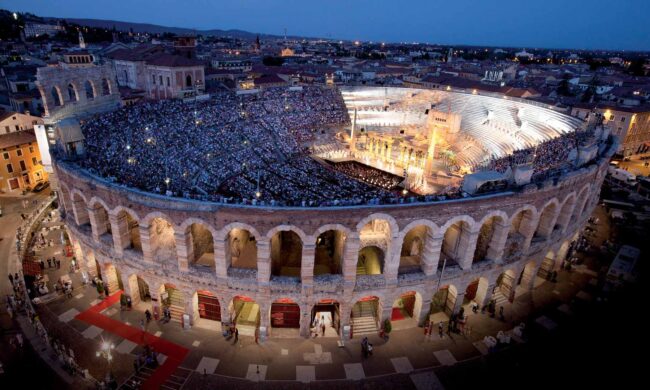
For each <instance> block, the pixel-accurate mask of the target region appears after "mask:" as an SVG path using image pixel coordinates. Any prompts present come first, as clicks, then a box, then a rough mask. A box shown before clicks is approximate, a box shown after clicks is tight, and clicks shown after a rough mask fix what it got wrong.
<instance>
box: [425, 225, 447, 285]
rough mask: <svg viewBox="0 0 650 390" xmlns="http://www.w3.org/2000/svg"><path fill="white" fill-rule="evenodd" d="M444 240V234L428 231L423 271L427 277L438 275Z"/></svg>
mask: <svg viewBox="0 0 650 390" xmlns="http://www.w3.org/2000/svg"><path fill="white" fill-rule="evenodd" d="M442 240H443V235H442V234H440V233H438V234H434V233H433V232H431V229H427V233H426V235H425V240H424V249H423V251H422V271H423V272H424V274H425V275H427V276H431V275H435V274H436V273H438V263H439V262H440V251H441V250H442Z"/></svg>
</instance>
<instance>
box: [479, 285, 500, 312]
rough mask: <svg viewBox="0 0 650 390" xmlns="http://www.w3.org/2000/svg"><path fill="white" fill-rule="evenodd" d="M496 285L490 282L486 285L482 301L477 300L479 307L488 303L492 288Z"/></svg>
mask: <svg viewBox="0 0 650 390" xmlns="http://www.w3.org/2000/svg"><path fill="white" fill-rule="evenodd" d="M496 287H497V284H496V283H492V284H489V285H488V288H487V291H486V292H485V297H484V298H483V302H477V303H478V304H479V305H480V306H481V308H483V306H486V305H487V304H488V303H490V300H491V299H492V293H493V292H494V289H495V288H496Z"/></svg>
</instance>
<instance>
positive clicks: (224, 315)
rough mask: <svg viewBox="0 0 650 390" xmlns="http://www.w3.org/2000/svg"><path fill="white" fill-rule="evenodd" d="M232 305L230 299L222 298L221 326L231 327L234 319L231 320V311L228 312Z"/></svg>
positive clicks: (220, 305)
mask: <svg viewBox="0 0 650 390" xmlns="http://www.w3.org/2000/svg"><path fill="white" fill-rule="evenodd" d="M229 305H230V299H228V300H226V299H224V298H222V299H221V300H220V301H219V309H220V311H221V325H222V326H223V325H230V324H231V323H232V319H231V318H230V310H228V306H229Z"/></svg>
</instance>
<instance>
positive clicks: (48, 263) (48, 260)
mask: <svg viewBox="0 0 650 390" xmlns="http://www.w3.org/2000/svg"><path fill="white" fill-rule="evenodd" d="M47 268H52V259H51V258H49V257H48V258H47Z"/></svg>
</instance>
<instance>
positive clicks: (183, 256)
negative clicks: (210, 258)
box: [174, 230, 194, 272]
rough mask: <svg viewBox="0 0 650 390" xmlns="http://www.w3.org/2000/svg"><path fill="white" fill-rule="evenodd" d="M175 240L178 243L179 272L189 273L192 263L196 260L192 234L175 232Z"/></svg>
mask: <svg viewBox="0 0 650 390" xmlns="http://www.w3.org/2000/svg"><path fill="white" fill-rule="evenodd" d="M174 240H175V241H176V257H177V258H178V270H179V271H181V272H187V271H188V270H189V263H190V261H192V260H194V259H193V255H194V248H193V243H192V234H191V233H190V232H189V230H188V231H187V232H179V231H174Z"/></svg>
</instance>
